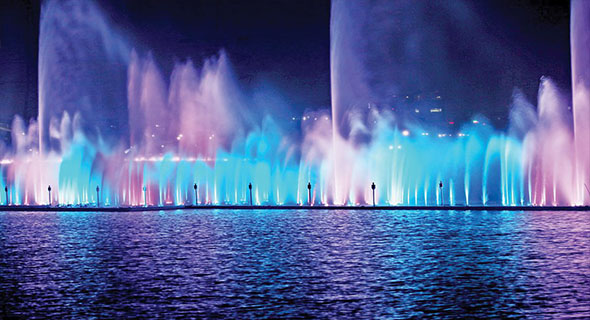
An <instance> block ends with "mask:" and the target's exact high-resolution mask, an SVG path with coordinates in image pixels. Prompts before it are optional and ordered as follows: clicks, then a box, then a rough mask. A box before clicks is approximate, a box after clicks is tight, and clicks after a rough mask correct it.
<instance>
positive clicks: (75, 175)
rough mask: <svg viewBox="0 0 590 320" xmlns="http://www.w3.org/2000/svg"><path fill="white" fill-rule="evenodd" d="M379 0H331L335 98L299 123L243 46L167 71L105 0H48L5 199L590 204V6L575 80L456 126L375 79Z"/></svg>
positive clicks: (583, 9) (549, 84)
mask: <svg viewBox="0 0 590 320" xmlns="http://www.w3.org/2000/svg"><path fill="white" fill-rule="evenodd" d="M366 6H367V4H366V3H365V2H364V1H359V2H354V3H353V2H348V1H343V0H334V1H333V2H332V8H331V21H330V69H331V74H330V79H331V107H330V108H329V109H325V110H310V111H308V112H306V113H304V114H303V115H301V116H300V117H299V118H298V119H297V120H298V122H297V123H298V124H299V125H300V127H299V128H298V129H297V130H292V129H291V127H289V126H285V125H283V123H282V122H281V121H278V120H277V117H276V115H275V114H273V113H272V111H270V112H268V113H265V114H260V112H259V111H257V110H258V108H257V105H256V101H255V100H254V99H252V98H251V94H250V92H248V91H247V90H245V89H244V88H243V87H242V86H241V83H240V81H239V80H238V77H237V75H236V73H235V71H234V68H233V66H232V62H231V59H230V57H231V52H225V51H223V50H220V51H219V53H218V54H217V55H215V56H212V57H210V58H208V59H206V60H204V61H191V60H180V61H178V62H176V63H175V64H174V67H173V70H172V72H171V73H170V74H165V73H163V72H162V71H161V68H160V67H159V65H158V61H157V59H156V58H155V57H154V55H153V54H152V53H150V51H149V50H140V49H138V48H136V47H135V46H134V44H133V43H132V41H129V40H128V37H126V36H123V35H122V34H121V33H120V32H119V31H118V30H117V28H116V27H115V26H113V25H112V24H111V23H110V21H109V19H107V18H105V15H104V14H103V12H102V10H101V8H100V6H99V5H97V4H94V3H92V2H87V1H77V0H72V1H53V0H49V1H45V2H44V3H43V5H42V8H41V19H40V34H39V59H38V93H39V101H38V118H37V119H22V118H20V117H18V116H17V117H15V118H14V120H13V123H12V129H11V135H12V139H11V143H10V144H7V145H5V146H4V147H3V148H1V149H0V150H2V151H1V152H2V153H1V154H0V159H1V162H0V188H1V190H2V192H1V193H0V203H1V204H3V205H4V204H7V205H19V206H33V205H54V206H55V205H62V206H66V205H71V206H90V205H92V206H96V205H99V206H107V207H127V206H167V205H193V204H199V205H221V204H223V205H248V204H250V202H251V201H252V204H254V205H308V204H312V205H321V206H324V205H350V206H355V205H371V204H373V190H372V189H371V185H372V184H373V183H374V185H376V188H375V190H374V192H375V195H374V197H375V200H374V201H375V202H376V204H377V205H381V206H385V205H387V206H395V205H408V206H434V205H450V206H456V205H466V206H482V205H483V206H485V205H493V206H529V205H530V206H582V205H590V54H589V53H588V52H589V50H590V2H587V1H573V2H572V5H571V22H570V35H571V37H570V41H571V47H570V48H571V70H572V71H571V79H572V87H571V88H562V87H560V84H557V83H555V82H554V81H553V80H552V79H551V75H550V74H549V75H547V76H546V77H543V78H541V79H540V82H539V88H538V99H537V103H536V105H533V104H532V103H531V102H529V101H527V99H526V98H525V97H524V96H523V95H521V94H518V92H516V93H515V94H514V96H513V102H512V104H511V111H510V120H509V121H510V122H509V125H508V127H507V128H506V129H496V128H494V127H493V126H492V125H491V124H490V123H491V122H489V121H487V120H486V119H485V118H483V117H475V118H473V119H471V121H469V122H465V123H463V124H461V127H460V128H459V129H457V130H455V131H454V132H435V131H432V130H428V129H427V128H424V126H422V125H421V124H419V123H417V122H413V121H409V120H405V119H402V117H400V116H399V114H398V113H397V112H396V107H397V106H396V105H395V104H393V103H392V102H390V101H385V100H384V99H383V97H384V95H383V94H382V93H381V91H380V89H379V88H376V87H375V86H373V80H374V79H375V78H378V77H379V75H378V74H377V75H376V74H375V66H374V65H372V64H371V62H372V59H373V58H374V57H371V56H369V54H368V52H373V51H372V49H371V50H367V48H366V46H368V44H367V43H366V41H367V40H366V39H365V35H364V34H363V33H362V32H360V31H359V30H362V25H363V24H368V23H369V21H368V20H369V18H368V17H367V16H366V15H368V13H366V10H365V11H363V9H364V8H365V7H366ZM376 34H377V35H376V36H375V38H378V37H379V33H378V32H377V33H376ZM373 40H375V39H373ZM364 46H365V47H364ZM490 85H493V84H490ZM384 106H386V107H384ZM416 112H418V109H416ZM294 120H295V119H294ZM486 123H487V125H486ZM293 131H296V132H293ZM249 185H250V186H251V188H252V189H251V190H252V199H250V189H249ZM308 185H309V186H310V189H308Z"/></svg>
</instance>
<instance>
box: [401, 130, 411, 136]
mask: <svg viewBox="0 0 590 320" xmlns="http://www.w3.org/2000/svg"><path fill="white" fill-rule="evenodd" d="M402 135H403V136H404V137H407V136H409V135H410V131H408V130H404V131H402Z"/></svg>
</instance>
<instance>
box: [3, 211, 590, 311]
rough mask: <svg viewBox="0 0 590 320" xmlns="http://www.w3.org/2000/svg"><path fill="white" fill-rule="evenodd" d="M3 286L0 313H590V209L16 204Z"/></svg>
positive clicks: (6, 229) (9, 221)
mask: <svg viewBox="0 0 590 320" xmlns="http://www.w3.org/2000/svg"><path fill="white" fill-rule="evenodd" d="M0 283H1V287H0V318H5V317H23V318H35V317H55V318H87V317H99V318H121V317H134V316H137V317H141V318H154V317H167V318H170V317H178V318H180V317H185V316H187V315H191V316H194V317H227V318H261V317H271V318H304V317H320V318H328V317H329V318H335V317H338V318H355V319H357V318H361V317H366V318H408V317H432V316H437V317H469V316H470V317H502V318H506V317H517V318H521V317H528V318H540V317H541V318H543V317H551V318H553V317H562V316H579V317H590V212H452V211H451V212H446V211H440V212H439V211H423V212H416V211H411V212H410V211H407V212H406V211H319V210H318V211H306V210H300V211H280V210H276V211H249V210H233V211H232V210H219V211H213V210H210V211H207V210H202V211H200V210H185V211H170V212H130V213H105V212H100V213H99V212H88V213H79V212H64V213H47V212H45V213H20V212H4V213H0Z"/></svg>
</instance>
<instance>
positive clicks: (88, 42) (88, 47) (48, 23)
mask: <svg viewBox="0 0 590 320" xmlns="http://www.w3.org/2000/svg"><path fill="white" fill-rule="evenodd" d="M129 52H130V48H129V47H128V45H127V44H126V43H125V42H124V41H123V39H122V37H121V36H120V35H119V34H118V33H117V32H116V31H115V30H113V28H112V27H111V25H110V23H109V22H108V20H107V19H106V18H105V16H104V15H103V14H102V12H101V11H100V9H99V8H98V7H97V6H96V5H95V4H94V3H93V2H92V1H82V0H65V1H55V0H51V1H44V2H43V4H42V8H41V19H40V32H39V117H38V122H39V149H40V151H41V153H45V152H49V151H51V150H52V149H54V150H57V151H59V150H60V149H61V147H60V146H59V144H58V143H57V142H56V141H55V140H54V139H53V138H52V137H51V132H50V127H51V122H52V121H54V122H56V121H59V119H60V118H61V117H62V115H63V113H64V112H68V113H69V114H70V115H74V114H75V113H80V114H81V116H82V119H83V120H84V121H88V123H86V124H83V130H84V131H85V134H86V135H88V136H91V137H92V138H93V139H96V138H97V137H98V136H99V135H100V136H101V137H102V138H105V139H108V140H111V142H112V141H113V140H116V139H119V138H120V137H121V135H126V132H127V127H126V125H127V117H126V116H125V114H123V113H121V112H118V111H119V110H120V109H121V108H124V107H125V76H126V69H127V61H128V59H129ZM90 119H92V120H91V121H90Z"/></svg>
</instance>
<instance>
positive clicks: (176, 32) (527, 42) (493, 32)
mask: <svg viewBox="0 0 590 320" xmlns="http://www.w3.org/2000/svg"><path fill="white" fill-rule="evenodd" d="M100 3H101V7H102V8H103V9H104V10H105V12H106V13H107V16H108V17H109V19H110V20H111V22H113V23H114V24H115V26H116V28H117V29H118V30H119V31H121V32H122V33H123V35H124V36H125V37H126V38H127V39H128V41H129V42H130V43H131V44H133V46H135V47H136V48H138V50H139V51H140V52H147V51H151V52H152V54H153V55H154V56H155V57H156V60H157V61H158V63H159V65H160V67H161V68H162V69H163V71H164V74H166V75H168V74H169V72H170V71H171V69H172V66H173V64H174V62H175V61H179V60H185V59H186V58H187V57H189V58H191V59H193V61H195V62H196V63H197V64H199V62H200V61H202V60H203V58H205V57H208V56H210V55H213V54H215V53H216V52H218V50H219V49H222V48H223V49H225V50H226V51H227V53H228V54H229V57H230V59H231V61H232V64H233V66H234V68H235V70H236V73H237V75H238V78H239V79H240V81H241V83H242V85H243V86H244V87H245V88H246V89H248V88H254V87H256V86H257V85H259V84H260V83H262V82H264V83H267V84H269V83H270V84H272V85H273V86H274V87H276V88H277V89H278V91H279V92H280V93H281V95H282V96H283V97H284V98H285V100H287V101H289V103H290V104H291V105H292V106H293V107H294V108H295V109H299V110H303V109H305V108H320V107H327V106H329V104H330V83H329V80H330V74H329V71H330V62H329V49H330V30H329V26H330V2H329V1H328V0H299V1H286V0H274V1H270V0H265V1H229V0H208V1H195V0H191V1H188V0H177V1H160V0H143V1H129V0H112V1H106V2H100ZM471 7H472V8H473V12H475V14H476V15H477V19H478V20H479V21H481V26H482V30H483V32H484V35H483V39H488V37H489V41H490V42H493V43H495V44H496V45H498V46H500V47H501V48H503V50H504V51H505V55H503V56H502V57H503V59H501V58H498V59H497V62H494V63H489V62H488V61H477V59H475V60H469V58H470V57H467V60H469V61H462V60H460V59H459V58H457V61H456V62H455V64H456V65H459V66H460V67H458V69H459V71H460V72H461V73H462V74H465V79H463V81H466V82H469V83H470V84H469V88H472V89H473V90H469V91H470V93H467V94H465V95H464V96H463V94H462V90H465V88H466V87H465V86H456V85H455V86H454V85H453V82H455V81H447V82H446V83H447V84H445V83H444V82H443V81H439V82H436V83H435V84H436V85H440V87H437V88H436V89H437V90H439V91H440V92H441V93H442V94H443V95H444V94H446V95H447V96H452V97H454V99H453V98H451V103H457V104H459V103H460V102H461V101H462V99H464V100H466V101H479V100H478V99H483V98H484V97H481V95H483V94H484V93H490V94H491V96H490V97H485V100H486V101H487V102H488V103H484V104H477V103H476V106H474V107H473V108H472V109H471V110H472V111H471V113H477V112H481V113H484V114H486V115H488V116H489V117H496V116H500V117H505V116H506V114H507V110H508V105H509V103H510V94H511V91H512V89H513V88H514V87H519V88H521V89H523V90H524V92H525V93H526V94H527V96H528V97H529V99H531V100H532V101H533V102H534V101H535V98H536V90H537V86H538V81H539V78H540V76H542V75H549V76H551V77H553V78H554V79H555V80H556V81H557V82H558V84H559V85H560V86H561V87H562V88H565V89H566V90H567V88H568V87H569V84H570V78H569V77H570V75H569V72H570V69H569V68H570V66H569V64H570V61H569V2H568V1H550V0H494V1H480V0H477V1H473V3H472V4H471ZM38 17H39V3H38V2H37V1H34V0H3V1H1V2H0V41H1V44H0V65H1V66H2V70H1V72H0V106H1V109H2V114H1V115H0V120H2V122H4V123H6V122H7V120H8V119H10V118H12V116H13V115H14V114H17V113H18V114H21V115H25V116H26V117H32V116H35V109H36V106H34V103H35V100H36V87H37V85H36V68H37V65H36V64H37V62H36V59H37V54H36V50H37V42H38V30H37V29H38ZM459 27H460V26H459ZM451 40H452V39H451ZM463 58H465V57H463ZM494 61H496V60H494ZM478 73H486V74H485V76H477V74H478ZM487 87H494V88H495V90H488V89H487ZM431 89H432V88H419V87H417V88H411V86H410V87H408V88H407V90H415V91H416V92H419V91H421V90H431ZM27 108H28V109H27ZM451 112H458V113H460V112H461V110H460V109H459V110H454V111H453V109H452V108H451ZM463 113H464V112H463ZM500 125H501V124H500Z"/></svg>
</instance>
